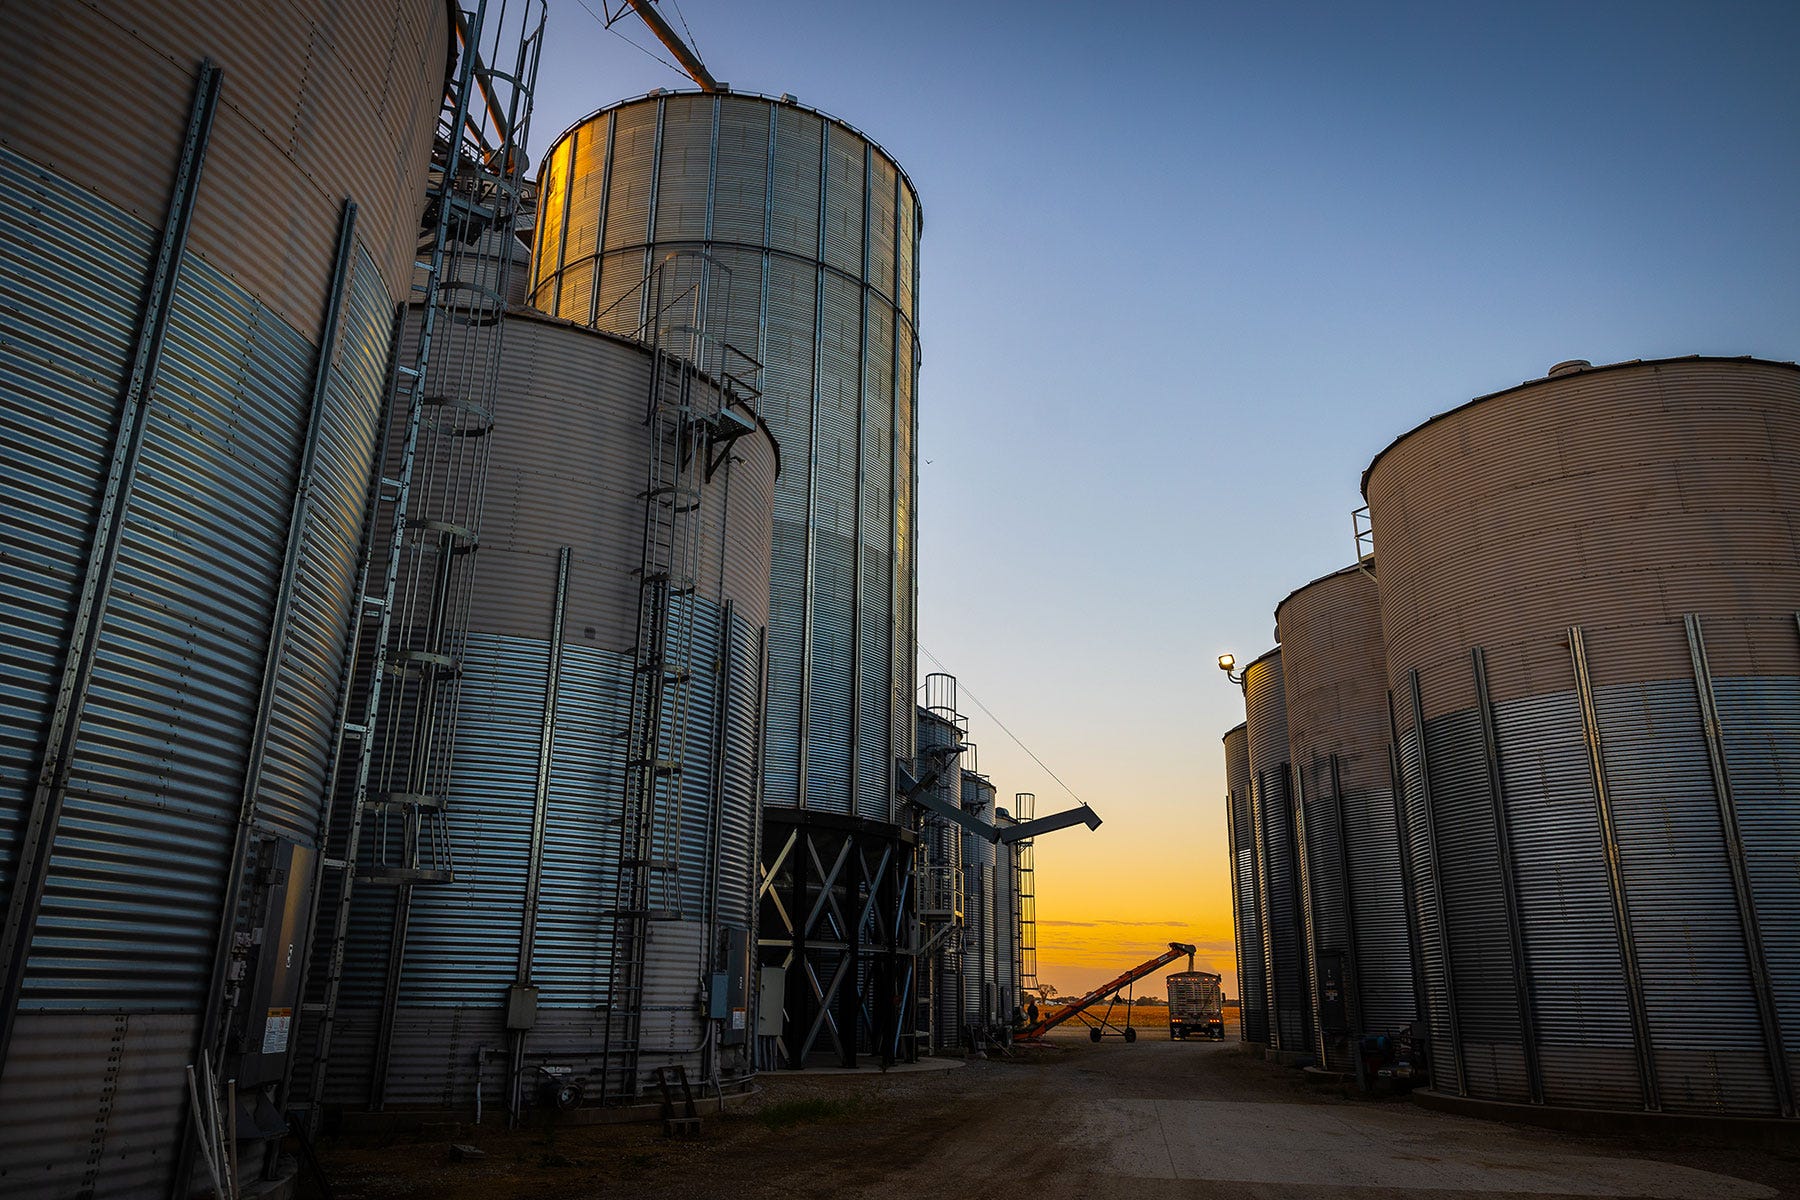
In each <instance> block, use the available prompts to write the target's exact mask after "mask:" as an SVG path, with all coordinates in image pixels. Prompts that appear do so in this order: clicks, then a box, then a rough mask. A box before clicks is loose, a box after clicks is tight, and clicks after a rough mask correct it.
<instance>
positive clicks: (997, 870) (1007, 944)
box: [994, 808, 1024, 1025]
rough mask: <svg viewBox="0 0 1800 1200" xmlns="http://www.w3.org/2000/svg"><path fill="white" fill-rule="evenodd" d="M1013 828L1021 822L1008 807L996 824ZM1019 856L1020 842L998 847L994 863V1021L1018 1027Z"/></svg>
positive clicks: (997, 818)
mask: <svg viewBox="0 0 1800 1200" xmlns="http://www.w3.org/2000/svg"><path fill="white" fill-rule="evenodd" d="M994 823H995V824H996V825H998V826H999V827H1000V828H1001V829H1010V828H1012V827H1013V826H1015V825H1017V824H1018V823H1019V821H1018V819H1017V818H1016V817H1014V816H1013V815H1012V814H1011V813H1009V812H1008V811H1006V810H1005V809H1004V808H1002V809H1000V810H998V812H997V813H996V820H995V822H994ZM1019 856H1020V850H1019V847H1018V845H1017V843H1013V842H1008V843H1006V844H1004V845H1001V846H999V847H997V849H996V852H995V856H994V857H995V862H994V1019H995V1020H996V1021H1000V1022H1003V1023H1005V1024H1007V1025H1012V1024H1015V1022H1014V1021H1013V1013H1014V1012H1015V1011H1017V1010H1019V1009H1021V1008H1023V1007H1024V1003H1023V1001H1022V1000H1021V999H1020V997H1019V959H1020V953H1019V951H1020V946H1019V942H1020V930H1019Z"/></svg>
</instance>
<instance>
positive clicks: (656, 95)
mask: <svg viewBox="0 0 1800 1200" xmlns="http://www.w3.org/2000/svg"><path fill="white" fill-rule="evenodd" d="M664 96H742V97H744V98H745V99H746V100H762V101H766V102H767V103H769V104H775V105H779V106H780V107H782V108H792V109H796V110H798V111H799V112H803V113H811V114H812V115H813V116H815V117H818V118H819V119H820V120H822V121H830V122H831V123H832V124H833V125H836V126H838V127H839V128H842V129H848V130H849V131H850V132H851V133H854V134H855V135H856V136H857V137H859V138H861V139H862V140H863V141H865V142H867V143H869V145H870V146H871V147H872V148H873V149H875V150H877V151H879V152H880V153H881V155H882V157H883V158H886V159H887V160H888V161H889V162H891V163H893V164H894V170H895V171H896V172H898V173H899V175H900V178H901V179H903V180H904V181H905V182H906V189H907V190H908V191H909V192H911V193H912V194H913V205H914V208H915V210H916V211H917V213H918V218H919V231H920V232H921V233H923V232H924V230H925V205H924V204H923V203H921V202H920V200H919V189H918V186H917V185H916V184H914V183H913V181H912V176H911V175H908V174H907V173H906V168H905V167H903V166H901V165H900V160H899V159H897V158H895V157H894V156H893V154H891V153H889V151H888V148H887V147H886V146H883V145H882V144H881V143H880V142H878V141H876V140H875V139H874V138H872V137H870V136H869V135H868V134H866V133H864V132H863V131H862V130H861V129H859V128H857V127H856V126H855V125H852V124H851V123H850V122H848V121H846V120H844V119H843V118H842V117H834V116H832V115H831V114H830V113H828V112H826V111H825V110H824V109H822V108H814V107H813V106H812V105H810V104H802V103H800V102H799V101H798V100H789V99H785V98H783V97H781V96H771V95H769V94H767V93H766V92H750V91H743V90H740V89H738V88H732V89H731V90H729V91H719V92H708V91H705V90H704V89H702V88H653V89H651V90H650V91H648V92H645V93H644V94H643V95H641V96H627V97H625V98H624V99H623V100H614V101H613V102H612V103H611V104H602V105H601V106H600V107H599V108H596V109H595V110H594V111H593V112H591V113H589V114H588V115H587V116H585V117H582V118H581V119H580V120H579V121H575V122H572V123H571V124H570V125H569V127H568V128H567V129H565V130H563V131H562V132H561V133H559V134H557V135H556V136H555V137H554V138H551V139H550V147H548V148H546V150H545V152H544V155H543V161H544V162H549V161H550V149H551V148H554V147H555V145H556V144H557V143H558V142H560V141H562V140H563V139H564V138H566V137H568V136H569V135H570V134H571V133H573V132H575V130H576V129H577V128H578V127H580V126H582V125H586V124H587V123H588V122H589V121H592V120H593V119H594V118H595V117H597V116H600V115H601V114H602V113H608V112H611V111H612V110H613V109H615V108H624V107H625V106H626V105H627V104H638V103H640V102H642V101H645V100H656V99H660V98H661V97H664Z"/></svg>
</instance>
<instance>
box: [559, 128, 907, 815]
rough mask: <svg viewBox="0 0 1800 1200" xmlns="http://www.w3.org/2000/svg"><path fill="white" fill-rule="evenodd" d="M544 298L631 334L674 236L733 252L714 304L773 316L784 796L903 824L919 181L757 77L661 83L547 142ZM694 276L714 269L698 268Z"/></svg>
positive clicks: (776, 770) (776, 738) (776, 803)
mask: <svg viewBox="0 0 1800 1200" xmlns="http://www.w3.org/2000/svg"><path fill="white" fill-rule="evenodd" d="M540 179H541V190H542V195H543V204H544V211H545V215H544V219H543V220H542V221H541V222H540V223H539V240H538V249H537V254H536V256H535V259H534V270H533V279H532V302H533V304H535V305H536V307H538V308H540V309H542V310H543V311H545V312H548V313H551V314H553V315H556V316H560V317H564V318H567V319H569V320H573V321H576V322H579V323H583V324H595V325H597V326H599V327H600V328H603V329H609V330H612V331H614V332H617V333H624V334H627V335H635V334H636V332H637V331H638V330H639V329H640V328H641V327H642V326H643V324H644V321H645V317H646V313H645V311H644V307H643V302H642V296H641V293H637V292H634V291H633V289H634V288H638V287H639V285H640V284H641V283H642V281H643V280H644V278H645V277H646V274H647V272H648V271H650V270H651V269H652V268H653V267H654V266H655V265H656V264H657V263H658V262H660V261H661V260H662V259H663V257H664V256H665V255H666V254H667V253H668V252H670V251H671V250H676V249H689V248H704V249H705V250H706V251H707V252H708V253H709V254H710V255H711V256H712V259H713V261H714V262H715V263H716V264H719V266H721V267H723V268H724V271H725V272H728V274H725V273H724V272H721V271H717V270H715V271H714V272H713V273H712V274H711V275H710V276H708V277H707V278H706V279H705V280H704V281H703V282H704V286H705V287H706V289H707V291H708V293H709V294H708V295H707V297H706V300H707V306H708V312H709V317H708V319H709V321H715V322H722V321H723V320H725V319H726V318H727V317H728V316H729V317H730V319H731V324H732V325H733V327H734V328H736V329H744V330H750V329H760V330H761V340H760V342H758V343H757V344H756V345H753V346H744V347H742V349H744V350H745V351H747V352H749V353H750V354H752V355H753V356H754V357H755V358H756V359H757V360H758V361H760V362H761V363H762V364H763V367H764V372H763V380H764V383H763V390H764V396H763V402H762V414H763V416H764V417H765V418H766V419H767V420H768V422H769V424H770V426H771V428H773V430H774V431H775V436H776V437H777V438H778V439H779V440H780V441H781V444H782V447H783V451H784V454H785V456H786V459H785V462H786V469H785V470H784V471H783V473H782V478H781V481H780V484H779V485H778V487H777V490H776V498H775V532H774V542H773V545H774V578H773V582H772V584H771V587H772V597H773V599H772V609H773V612H772V616H771V625H770V652H769V671H770V681H769V736H768V756H767V777H766V778H767V789H768V791H767V803H768V804H769V805H770V806H772V807H796V808H804V809H808V810H811V811H815V812H823V813H834V814H845V815H853V816H858V817H862V818H864V819H868V820H876V821H894V820H896V815H895V813H894V811H893V790H892V786H891V785H892V776H893V762H894V759H895V758H904V757H907V756H909V755H910V754H911V753H912V736H913V731H912V707H913V695H914V665H913V663H914V658H915V646H916V637H915V633H914V629H915V607H916V606H915V599H914V592H915V575H916V569H915V566H914V553H915V551H914V546H915V540H916V539H915V535H914V523H913V494H914V491H915V488H916V475H917V471H916V464H915V462H914V450H913V447H914V441H915V431H916V428H917V420H916V415H915V412H914V407H913V402H914V396H915V385H916V381H917V377H918V363H919V347H918V339H917V335H916V322H915V316H916V312H917V304H916V289H917V264H918V257H917V250H918V239H919V231H920V228H921V218H920V211H919V203H918V197H917V194H916V193H915V192H914V190H913V187H912V184H911V182H910V181H909V180H908V179H907V178H906V175H905V173H904V172H903V171H901V170H900V168H899V167H898V166H897V165H896V164H895V163H894V161H893V159H891V158H890V157H889V156H888V155H887V154H886V153H885V152H883V151H882V149H881V148H880V147H879V146H877V145H875V144H874V143H873V142H871V141H870V140H869V139H868V138H866V137H865V136H863V135H862V134H861V133H860V132H858V131H857V130H855V129H853V128H852V127H850V126H849V125H846V124H844V123H843V122H841V121H838V120H835V119H833V118H831V117H828V116H826V115H824V114H822V113H819V112H815V111H813V110H811V109H808V108H804V107H802V106H800V105H798V104H794V103H792V102H790V101H779V100H775V99H771V98H766V97H759V96H754V95H749V94H745V93H734V94H724V95H716V94H695V93H653V94H652V95H649V96H645V97H642V98H639V99H636V100H630V101H626V102H623V103H620V104H616V105H613V106H611V107H609V108H606V109H603V110H601V111H600V112H597V113H595V114H594V115H593V116H591V117H588V118H586V119H585V120H583V121H582V122H580V123H579V124H577V125H575V126H574V127H573V128H571V129H570V130H569V131H568V132H567V133H565V134H564V135H563V136H562V137H561V138H560V139H559V140H558V141H557V142H556V143H555V144H554V145H553V146H552V147H551V148H550V151H549V153H548V154H547V156H546V157H545V159H544V167H543V170H542V173H541V177H540ZM696 279H698V277H697V276H696Z"/></svg>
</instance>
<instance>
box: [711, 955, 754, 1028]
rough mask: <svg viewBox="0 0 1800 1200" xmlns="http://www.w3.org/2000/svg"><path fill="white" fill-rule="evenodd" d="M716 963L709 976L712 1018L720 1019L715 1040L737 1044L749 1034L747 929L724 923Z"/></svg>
mask: <svg viewBox="0 0 1800 1200" xmlns="http://www.w3.org/2000/svg"><path fill="white" fill-rule="evenodd" d="M719 964H720V966H722V967H723V968H724V970H722V971H720V972H719V973H718V974H717V975H715V976H714V979H713V995H712V1010H713V1018H714V1019H715V1020H717V1021H719V1022H721V1027H720V1029H719V1044H720V1045H721V1046H741V1045H743V1044H744V1042H745V1041H746V1040H748V1039H749V1037H750V1028H749V1025H750V931H749V930H748V929H745V928H743V927H741V926H737V925H727V926H726V927H725V928H723V929H721V930H719Z"/></svg>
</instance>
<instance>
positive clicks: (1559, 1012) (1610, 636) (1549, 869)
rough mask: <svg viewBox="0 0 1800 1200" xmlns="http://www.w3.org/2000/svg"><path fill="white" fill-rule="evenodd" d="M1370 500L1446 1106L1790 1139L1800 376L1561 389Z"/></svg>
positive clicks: (1425, 438)
mask: <svg viewBox="0 0 1800 1200" xmlns="http://www.w3.org/2000/svg"><path fill="white" fill-rule="evenodd" d="M1363 492H1364V495H1365V497H1366V498H1367V499H1368V501H1369V506H1370V512H1371V518H1372V522H1373V528H1374V532H1375V538H1376V542H1377V553H1378V554H1379V556H1380V564H1381V565H1380V573H1379V577H1378V583H1379V587H1380V594H1381V609H1382V624H1383V628H1384V630H1385V634H1386V639H1387V666H1388V683H1389V687H1390V689H1391V693H1392V698H1393V707H1394V712H1395V714H1396V721H1397V725H1398V728H1399V744H1400V751H1401V758H1402V764H1403V771H1402V777H1403V788H1404V803H1405V808H1406V811H1407V816H1408V820H1407V829H1406V833H1407V838H1408V846H1409V849H1410V851H1411V854H1412V857H1413V859H1414V864H1415V869H1414V872H1413V877H1414V886H1415V891H1416V892H1417V893H1418V896H1417V899H1418V911H1419V914H1420V917H1421V920H1420V923H1419V931H1418V932H1419V938H1420V953H1421V960H1422V966H1423V968H1424V971H1423V974H1424V982H1425V988H1426V992H1427V995H1428V999H1429V1001H1430V1018H1431V1024H1432V1036H1433V1042H1434V1046H1435V1047H1436V1049H1437V1053H1435V1054H1434V1056H1433V1079H1434V1087H1436V1088H1438V1089H1439V1090H1444V1091H1449V1092H1462V1093H1464V1094H1466V1095H1469V1096H1475V1097H1482V1098H1491V1099H1503V1100H1518V1101H1541V1102H1543V1103H1547V1104H1552V1105H1570V1106H1579V1107H1601V1108H1624V1109H1636V1108H1646V1109H1656V1110H1661V1111H1664V1112H1674V1113H1689V1114H1708V1113H1729V1114H1783V1115H1792V1113H1793V1104H1792V1096H1793V1090H1794V1074H1795V1059H1796V1056H1797V1055H1800V919H1797V918H1800V883H1796V877H1795V875H1794V873H1793V870H1792V863H1793V855H1794V847H1795V846H1796V845H1797V844H1800V813H1797V812H1796V809H1795V807H1794V803H1793V800H1794V795H1793V788H1792V786H1791V784H1787V783H1784V780H1792V779H1794V778H1797V777H1800V636H1797V635H1800V627H1797V625H1796V613H1795V609H1796V600H1795V597H1796V596H1800V553H1797V552H1796V542H1795V538H1794V528H1793V514H1794V513H1795V512H1797V511H1800V370H1797V369H1796V368H1795V367H1794V366H1793V365H1791V364H1778V363H1767V362H1759V361H1754V360H1749V359H1715V358H1691V359H1675V360H1662V361H1656V362H1632V363H1621V364H1617V365H1614V366H1611V367H1602V368H1588V366H1587V364H1585V363H1567V364H1561V365H1559V367H1557V368H1555V369H1553V370H1552V372H1551V374H1550V376H1549V377H1548V378H1545V379H1542V380H1537V381H1534V382H1531V383H1527V384H1524V385H1521V386H1520V387H1517V388H1513V389H1511V390H1508V391H1504V392H1499V393H1496V394H1493V395H1490V396H1486V397H1482V398H1480V399H1478V400H1475V401H1472V402H1470V403H1469V404H1466V405H1464V406H1463V407H1461V408H1459V409H1456V410H1453V411H1451V412H1449V413H1446V414H1444V415H1442V416H1439V417H1437V418H1434V419H1433V420H1431V421H1429V422H1427V423H1426V424H1424V425H1422V426H1420V427H1419V428H1417V429H1415V430H1413V431H1412V432H1411V433H1409V434H1407V435H1405V436H1404V437H1402V438H1400V439H1399V440H1397V441H1396V442H1395V443H1394V444H1393V445H1391V446H1389V447H1388V448H1387V449H1386V450H1384V451H1383V452H1382V453H1381V454H1380V455H1378V456H1377V457H1376V459H1375V461H1374V462H1373V463H1372V464H1371V465H1370V467H1369V469H1368V471H1367V472H1366V473H1365V474H1364V476H1363Z"/></svg>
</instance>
